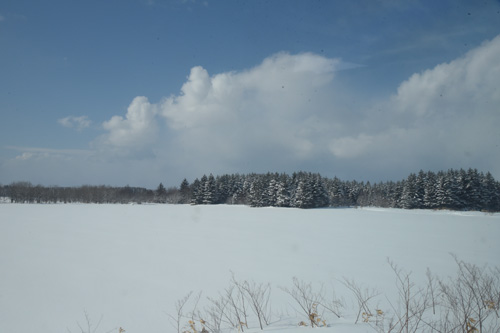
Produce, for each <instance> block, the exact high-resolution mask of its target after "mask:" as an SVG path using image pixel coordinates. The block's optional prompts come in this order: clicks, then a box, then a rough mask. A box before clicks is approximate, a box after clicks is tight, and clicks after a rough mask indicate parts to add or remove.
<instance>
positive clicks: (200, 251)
mask: <svg viewBox="0 0 500 333" xmlns="http://www.w3.org/2000/svg"><path fill="white" fill-rule="evenodd" d="M499 239H500V215H499V214H484V213H478V212H471V213H463V212H448V211H404V210H394V209H375V208H374V209H368V208H365V209H317V210H298V209H280V208H249V207H244V206H224V205H221V206H189V205H83V204H82V205H79V204H71V205H64V204H58V205H18V204H6V203H4V204H0V332H9V333H17V332H18V333H30V332H37V333H56V332H68V331H71V332H73V333H75V332H78V333H80V332H81V330H80V328H79V327H78V324H77V323H80V324H81V325H82V328H84V329H86V327H85V326H84V325H86V321H85V315H84V311H86V312H87V313H88V315H89V317H90V318H91V319H92V321H93V323H94V324H96V323H97V322H98V321H99V318H101V316H102V321H101V323H100V326H99V327H98V329H97V331H96V333H98V332H108V331H111V332H118V327H123V328H124V329H125V330H126V332H127V333H160V332H161V333H164V332H175V329H174V328H173V327H172V326H171V323H170V321H169V317H168V316H167V313H171V314H173V313H174V303H175V302H176V301H177V300H178V299H180V298H182V297H183V296H184V295H185V294H187V293H188V292H189V291H193V292H198V291H202V292H203V296H202V302H203V301H204V300H206V297H217V295H218V293H219V292H222V291H223V290H224V288H227V287H228V286H229V281H230V279H231V274H232V273H234V274H235V277H236V279H239V280H254V281H257V282H265V283H268V282H269V283H270V284H271V286H272V295H271V302H272V306H273V313H274V320H275V323H274V324H273V325H271V327H268V328H267V329H266V330H267V331H269V332H299V331H300V332H304V331H307V330H308V328H297V327H296V324H297V323H298V322H299V321H301V320H305V319H306V318H303V317H302V316H301V315H300V314H299V313H297V312H296V311H295V308H296V306H295V305H293V303H292V301H291V299H290V298H289V296H287V295H286V294H285V293H284V292H283V291H282V290H281V289H280V287H291V285H292V277H297V278H299V279H302V280H304V281H307V282H311V283H312V284H313V286H315V287H319V286H320V284H322V283H323V284H324V285H325V288H331V287H332V286H333V287H334V288H335V289H336V292H337V294H338V295H339V296H342V297H345V300H346V307H345V308H344V310H343V315H344V317H343V318H341V319H334V318H331V319H329V325H330V327H328V328H322V329H320V331H322V332H372V331H373V330H372V329H371V328H370V327H368V326H367V325H365V324H358V325H354V324H353V323H354V319H355V309H354V304H353V299H352V298H351V297H350V296H349V294H347V292H346V290H343V289H342V285H341V284H340V283H339V282H338V280H339V279H342V278H343V277H346V278H349V279H351V278H352V279H354V280H355V281H356V282H357V283H359V284H360V285H364V286H369V287H371V288H376V289H377V290H378V291H380V292H381V296H380V301H379V302H381V304H379V303H377V302H375V303H374V304H376V305H378V306H379V307H380V306H384V304H383V303H384V300H386V299H387V298H389V299H391V297H394V296H395V288H394V281H395V276H394V273H393V272H392V271H391V269H390V267H389V265H388V264H387V258H390V259H391V260H392V261H394V262H395V263H396V264H398V265H399V266H400V267H402V268H404V269H405V270H407V271H412V272H413V273H412V279H413V280H414V281H415V282H416V283H417V284H420V283H424V282H425V271H426V268H427V267H429V268H430V269H431V271H432V272H433V273H435V274H437V275H439V276H442V277H446V276H451V275H454V274H455V272H456V264H455V262H454V259H453V258H452V256H451V255H450V253H453V254H455V255H457V256H458V257H459V258H460V259H462V260H464V261H466V262H471V263H474V264H477V265H490V266H491V265H493V266H500V255H499V254H500V242H499ZM344 289H345V288H344ZM252 325H253V328H254V329H255V328H256V326H255V323H253V324H252ZM251 328H252V326H251ZM254 329H252V330H251V331H257V329H255V330H254ZM233 331H234V332H236V331H237V330H233Z"/></svg>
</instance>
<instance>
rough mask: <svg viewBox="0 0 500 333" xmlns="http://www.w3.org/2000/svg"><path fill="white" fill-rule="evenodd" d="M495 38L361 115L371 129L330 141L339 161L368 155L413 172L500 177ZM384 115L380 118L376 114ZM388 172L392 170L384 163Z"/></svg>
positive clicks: (414, 79) (499, 75)
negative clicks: (477, 171) (472, 170)
mask: <svg viewBox="0 0 500 333" xmlns="http://www.w3.org/2000/svg"><path fill="white" fill-rule="evenodd" d="M498 59H500V36H499V37H496V38H495V39H494V40H492V41H489V42H486V43H484V44H483V45H481V46H480V47H478V48H476V49H474V50H472V51H470V52H469V53H467V54H466V55H465V56H463V57H461V58H458V59H456V60H453V61H451V62H449V63H443V64H440V65H437V66H436V67H434V68H432V69H428V70H425V71H423V72H421V73H415V74H413V75H412V76H411V77H410V78H409V79H408V80H406V81H404V82H403V83H401V84H400V86H399V87H398V89H397V93H396V94H395V95H393V96H391V97H390V98H389V99H388V100H387V101H386V102H385V103H383V104H382V105H377V107H376V108H373V109H372V110H371V111H370V112H371V113H367V114H365V115H364V119H365V121H366V120H368V121H367V123H371V124H373V126H372V129H373V128H376V129H377V130H376V131H375V132H373V131H370V130H369V129H366V130H365V129H362V130H361V131H359V132H358V133H354V135H349V136H344V137H341V138H334V139H332V141H331V144H330V150H331V151H332V153H333V154H334V155H335V156H336V157H338V158H351V159H352V158H354V157H356V158H357V159H358V160H362V159H365V158H366V157H367V155H374V154H376V155H377V156H378V160H379V161H380V160H384V159H385V160H387V161H391V163H394V157H395V156H399V157H400V159H401V161H400V162H399V163H396V164H395V165H396V166H401V165H405V167H408V165H406V164H407V162H408V161H410V160H411V161H412V162H413V163H414V165H415V166H414V168H417V169H419V168H426V167H429V166H430V165H435V166H436V167H437V168H444V169H446V168H459V167H465V168H467V167H476V166H478V167H479V166H480V167H482V168H483V169H485V170H491V171H492V172H494V173H495V174H496V175H497V177H498V176H500V168H499V167H498V165H499V162H500V159H499V157H498V156H500V150H499V147H498V144H499V142H500V134H499V131H498V128H499V127H500V112H499V110H498V105H500V90H499V89H498V87H499V86H500V62H499V61H498ZM376 109H379V110H380V109H383V110H384V112H382V113H380V112H377V111H376ZM387 167H391V166H390V163H387Z"/></svg>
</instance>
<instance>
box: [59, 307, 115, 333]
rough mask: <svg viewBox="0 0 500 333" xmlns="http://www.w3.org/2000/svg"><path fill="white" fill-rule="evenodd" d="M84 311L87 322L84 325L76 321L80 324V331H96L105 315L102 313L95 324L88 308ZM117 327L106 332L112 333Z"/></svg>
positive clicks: (82, 332)
mask: <svg viewBox="0 0 500 333" xmlns="http://www.w3.org/2000/svg"><path fill="white" fill-rule="evenodd" d="M83 313H84V315H85V323H84V324H83V325H82V324H80V323H79V322H76V324H77V325H78V329H79V330H80V333H96V332H97V329H98V328H99V326H100V325H101V321H102V318H103V316H102V315H101V317H100V318H99V320H98V321H97V324H94V323H93V322H92V319H91V318H90V316H89V314H88V312H87V310H84V311H83ZM115 329H116V328H113V329H111V330H109V331H106V332H105V333H110V332H112V331H114V330H115ZM120 329H122V328H121V327H120ZM67 330H68V332H69V333H72V332H71V330H70V329H69V328H67ZM122 330H123V329H122Z"/></svg>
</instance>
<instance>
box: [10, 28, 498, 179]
mask: <svg viewBox="0 0 500 333" xmlns="http://www.w3.org/2000/svg"><path fill="white" fill-rule="evenodd" d="M498 59H500V37H497V38H495V39H494V40H492V41H490V42H486V43H484V44H483V45H481V46H480V47H478V48H476V49H475V50H472V51H471V52H469V53H467V54H466V55H464V56H463V57H461V58H458V59H456V60H453V61H451V62H449V63H444V64H439V65H437V66H435V67H434V68H432V69H429V70H425V71H423V72H421V73H416V74H414V75H411V76H410V77H409V78H408V80H406V81H404V82H402V83H401V84H400V85H399V87H397V89H395V90H394V91H395V94H394V95H393V96H388V97H386V98H385V100H384V98H381V99H383V102H381V103H371V104H370V103H369V101H367V102H366V101H363V100H362V97H361V96H358V95H357V93H356V91H347V89H345V88H343V87H342V81H341V78H340V77H337V76H336V71H337V70H340V69H342V68H343V67H344V66H343V65H344V63H342V62H341V61H340V60H337V59H329V58H325V57H322V56H319V55H315V54H311V53H304V54H298V55H290V54H287V53H278V54H275V55H273V56H271V57H269V58H266V59H264V61H263V62H262V63H261V64H259V65H258V66H255V67H253V68H250V69H247V70H244V71H238V72H224V73H218V74H210V73H208V71H207V70H206V69H204V68H203V67H200V66H197V67H193V68H192V69H191V71H190V73H189V76H188V78H187V80H186V82H185V83H184V84H183V85H182V87H181V90H180V93H179V94H177V95H172V96H170V97H168V98H164V99H163V100H161V101H159V102H158V103H150V102H149V100H148V99H147V98H146V97H136V98H135V99H134V100H133V101H132V103H131V104H130V106H129V107H128V109H127V112H126V114H125V116H118V115H117V116H114V117H112V118H111V119H109V120H108V121H106V122H104V123H103V124H102V128H103V129H104V130H105V134H103V135H102V136H100V137H99V138H97V139H96V140H95V141H94V142H93V143H92V144H93V148H94V151H93V152H92V153H91V154H89V155H82V156H79V157H78V158H76V157H74V156H75V155H69V156H72V158H73V160H71V159H70V158H67V156H66V155H61V154H59V155H58V156H59V157H58V159H57V161H64V165H66V167H68V168H69V169H72V170H80V171H82V169H85V167H83V165H86V164H85V163H90V164H89V165H92V170H93V172H96V173H99V170H101V169H102V170H104V169H105V170H107V171H106V175H104V174H102V175H101V176H102V177H105V176H109V177H113V178H114V179H118V178H119V176H118V173H114V172H113V170H118V169H113V168H117V166H119V169H120V170H121V171H119V174H124V175H125V174H126V175H134V174H136V173H138V174H141V175H140V176H139V175H137V176H135V177H136V179H139V178H141V179H144V181H147V180H146V179H148V177H149V178H152V177H154V180H152V181H151V180H150V181H149V184H151V183H153V184H154V183H155V182H157V181H158V179H160V180H161V178H160V177H162V175H165V177H169V178H170V179H173V180H174V181H177V180H180V179H182V178H183V177H187V178H188V179H193V178H194V177H199V176H200V175H202V174H204V173H209V172H213V173H214V174H221V173H225V172H240V173H244V172H266V171H286V172H292V171H296V170H309V171H317V172H321V173H323V174H325V175H329V176H333V175H338V176H339V177H344V178H349V179H352V178H356V179H370V180H380V179H393V180H397V179H400V178H401V177H405V176H407V175H408V173H410V172H415V171H418V170H419V169H424V170H428V169H430V170H440V169H445V170H446V169H448V168H461V167H463V168H468V167H477V168H479V169H480V170H482V171H486V170H489V171H491V172H492V173H493V175H494V176H495V177H496V178H500V148H499V145H500V131H499V130H498V128H500V111H499V109H498V105H500V90H499V89H498V87H500V62H499V61H498ZM346 74H348V73H346ZM338 87H341V88H343V89H341V90H339V89H337V88H338ZM76 118H77V117H74V118H68V119H66V118H64V119H61V120H60V123H61V124H62V125H65V124H66V123H67V125H71V126H73V127H76V126H77V124H79V123H80V122H81V121H80V122H79V121H78V120H75V119H76ZM84 120H86V119H85V118H84V119H82V121H84ZM24 152H25V153H26V154H24V155H20V156H19V158H18V159H17V160H16V161H15V163H14V162H12V163H11V169H10V170H11V172H17V171H16V170H21V167H20V165H21V164H22V162H26V161H30V163H33V161H34V160H37V158H38V160H37V161H38V162H37V163H42V162H43V163H45V164H47V165H52V164H54V165H58V163H56V162H53V163H52V164H49V163H48V160H49V157H50V156H53V155H54V154H52V152H50V151H34V150H26V151H24ZM45 153H49V155H50V156H49V157H47V158H44V159H42V157H43V154H45ZM54 153H55V152H54ZM103 156H110V157H109V158H103ZM116 157H120V158H119V159H116ZM139 157H141V158H139ZM144 157H147V158H144ZM46 161H47V162H46ZM54 161H56V160H54ZM75 161H78V165H76V164H77V162H75ZM124 162H126V163H124ZM45 164H43V165H45ZM71 165H73V168H71V167H70V166H71ZM89 170H90V169H89ZM82 172H83V171H82ZM69 177H70V174H69V173H68V178H69ZM102 179H105V178H102ZM118 182H119V181H118ZM125 182H126V181H125Z"/></svg>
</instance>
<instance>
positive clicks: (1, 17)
mask: <svg viewBox="0 0 500 333" xmlns="http://www.w3.org/2000/svg"><path fill="white" fill-rule="evenodd" d="M2 21H5V16H3V15H2V14H0V22H2Z"/></svg>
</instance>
